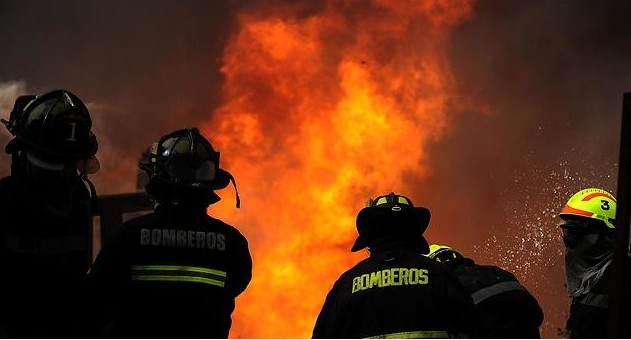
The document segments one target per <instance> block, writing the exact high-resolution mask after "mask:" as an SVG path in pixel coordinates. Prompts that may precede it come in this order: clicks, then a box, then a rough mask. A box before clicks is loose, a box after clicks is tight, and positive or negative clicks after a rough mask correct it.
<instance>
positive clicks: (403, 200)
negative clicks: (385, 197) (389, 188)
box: [399, 196, 410, 205]
mask: <svg viewBox="0 0 631 340" xmlns="http://www.w3.org/2000/svg"><path fill="white" fill-rule="evenodd" d="M399 203H403V204H405V205H410V202H408V200H407V199H405V197H401V196H399Z"/></svg>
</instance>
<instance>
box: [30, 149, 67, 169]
mask: <svg viewBox="0 0 631 340" xmlns="http://www.w3.org/2000/svg"><path fill="white" fill-rule="evenodd" d="M26 159H28V161H29V162H31V164H33V165H36V166H38V167H40V168H42V169H46V170H51V171H62V170H64V168H65V167H66V163H64V162H51V161H49V160H45V159H43V158H41V157H38V156H37V155H36V154H34V153H32V152H27V153H26Z"/></svg>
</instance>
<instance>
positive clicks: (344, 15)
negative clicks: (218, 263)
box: [202, 0, 472, 338]
mask: <svg viewBox="0 0 631 340" xmlns="http://www.w3.org/2000/svg"><path fill="white" fill-rule="evenodd" d="M471 10H472V0H458V1H449V2H447V1H440V0H418V1H399V0H390V1H387V0H373V1H352V0H349V1H326V2H324V3H322V4H319V5H318V7H317V8H313V7H311V8H308V7H305V6H303V5H301V4H295V3H294V4H291V5H287V4H284V5H281V4H277V5H276V6H272V7H271V8H266V9H261V8H258V9H257V10H256V11H254V12H253V13H251V12H241V13H239V14H238V17H237V22H238V25H239V27H238V30H237V32H236V33H235V35H234V36H233V37H232V39H231V40H230V42H229V44H228V46H227V47H226V50H225V52H224V56H223V68H222V72H223V74H224V75H225V83H224V88H223V93H222V96H223V97H224V99H225V101H224V104H223V105H222V106H221V107H220V108H219V109H218V110H217V111H216V112H215V113H214V114H213V116H212V119H210V120H209V121H207V122H204V124H203V126H202V130H203V132H204V133H205V134H206V135H207V136H208V137H209V138H210V140H211V141H212V142H213V143H214V144H215V145H216V146H217V147H218V149H219V150H220V151H221V152H222V164H223V166H224V167H226V168H227V169H228V170H230V171H231V172H232V173H233V174H234V176H235V178H236V179H237V183H238V185H239V190H240V195H241V198H242V200H243V207H242V208H241V209H239V210H237V209H234V200H233V197H232V196H231V193H230V191H228V190H224V191H223V192H222V195H223V196H224V200H223V201H222V202H221V203H219V204H217V205H216V206H213V208H212V209H211V214H213V215H214V216H218V217H220V218H222V219H224V220H226V221H228V222H230V223H233V224H234V225H235V226H237V228H239V229H240V230H241V231H242V232H243V234H244V235H245V236H246V237H247V238H248V239H249V242H250V250H251V252H252V256H253V261H254V272H253V275H254V277H253V280H252V283H251V284H250V286H249V287H248V289H247V290H246V292H245V293H244V294H243V295H242V296H241V297H240V298H239V299H238V300H237V308H236V311H235V313H234V315H233V319H234V323H233V327H232V332H231V337H249V338H251V337H261V338H269V337H280V338H287V337H292V338H294V337H298V338H302V337H309V336H310V335H311V330H312V329H313V325H314V323H315V319H316V317H317V315H318V312H319V310H320V307H321V306H322V303H323V301H324V298H325V296H326V293H327V292H328V290H329V289H330V287H331V286H332V284H333V282H334V281H335V279H336V278H337V277H338V276H339V275H340V274H341V273H342V272H343V271H344V270H346V269H347V268H349V267H350V266H352V265H353V264H354V263H356V262H357V261H358V260H360V259H361V258H363V257H364V256H365V254H364V253H360V254H351V253H350V252H349V249H350V247H351V245H352V242H353V240H354V238H355V236H356V231H355V228H354V226H355V216H356V214H357V212H358V211H359V209H360V208H361V207H362V205H363V203H364V202H365V201H366V199H367V198H368V197H374V196H376V195H378V194H383V193H387V192H389V191H395V192H400V193H402V194H407V195H409V196H411V198H412V200H413V201H414V202H415V203H416V204H419V205H422V204H423V197H422V196H421V195H419V196H415V193H411V192H408V191H406V186H405V181H404V177H405V178H414V177H415V176H416V177H420V176H424V175H426V174H427V172H428V171H429V170H430V167H429V166H428V159H426V155H425V151H424V150H425V145H426V143H427V142H428V141H431V140H436V139H439V138H440V137H441V135H443V134H444V132H445V131H446V129H447V128H448V125H449V123H448V122H449V119H448V115H447V112H448V108H449V106H450V105H454V104H456V103H455V102H456V100H457V95H456V93H455V90H454V81H453V76H452V74H451V72H450V68H449V65H448V63H447V62H446V60H447V59H446V48H447V43H448V38H449V34H450V31H451V30H452V28H453V27H454V26H455V25H456V24H457V23H459V22H461V21H462V20H464V19H465V18H466V17H467V16H468V15H469V14H470V12H471Z"/></svg>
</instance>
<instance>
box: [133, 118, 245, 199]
mask: <svg viewBox="0 0 631 340" xmlns="http://www.w3.org/2000/svg"><path fill="white" fill-rule="evenodd" d="M140 168H141V169H142V170H144V171H146V172H147V174H148V176H149V182H150V183H152V182H156V181H157V182H161V183H164V184H167V185H168V186H170V187H171V188H174V189H182V188H184V189H186V188H188V189H200V190H209V191H211V192H212V190H218V189H223V188H225V187H226V186H228V184H230V181H232V182H233V184H234V178H233V177H232V175H231V174H230V173H229V172H228V171H226V170H224V169H221V168H220V167H219V152H218V151H216V150H215V148H213V146H212V145H211V144H210V142H209V141H208V140H207V139H206V138H204V136H202V134H201V133H200V132H199V130H198V129H196V128H191V129H182V130H177V131H175V132H172V133H170V134H168V135H166V136H163V137H162V138H160V140H159V141H157V142H156V143H154V144H153V146H152V148H151V152H150V155H149V161H148V162H147V163H144V164H141V165H140ZM235 190H236V185H235ZM236 197H237V206H239V205H240V201H239V195H238V193H237V196H236Z"/></svg>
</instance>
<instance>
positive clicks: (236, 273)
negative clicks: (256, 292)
mask: <svg viewBox="0 0 631 340" xmlns="http://www.w3.org/2000/svg"><path fill="white" fill-rule="evenodd" d="M237 236H238V237H235V243H236V244H235V247H234V248H233V253H232V264H233V265H232V270H231V273H230V274H229V275H228V279H227V286H228V288H229V289H230V290H232V291H233V292H234V295H235V296H238V295H239V294H241V293H243V291H244V290H245V289H246V288H247V286H248V284H250V281H251V280H252V257H251V256H250V250H249V248H248V241H247V240H246V239H245V237H243V236H242V235H241V234H238V235H237Z"/></svg>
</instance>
